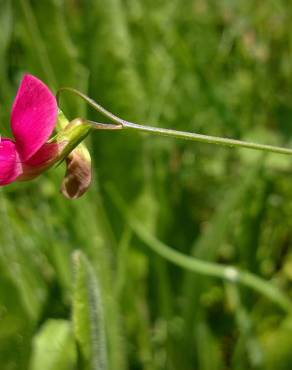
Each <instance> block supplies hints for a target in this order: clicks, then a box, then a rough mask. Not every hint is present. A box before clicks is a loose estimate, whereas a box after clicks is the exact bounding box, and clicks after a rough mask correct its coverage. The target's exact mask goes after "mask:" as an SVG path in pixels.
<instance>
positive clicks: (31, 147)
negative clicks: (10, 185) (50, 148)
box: [11, 74, 58, 161]
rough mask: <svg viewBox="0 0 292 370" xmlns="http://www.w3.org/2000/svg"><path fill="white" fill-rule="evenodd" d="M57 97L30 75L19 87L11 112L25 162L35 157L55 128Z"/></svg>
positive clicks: (14, 130) (18, 146)
mask: <svg viewBox="0 0 292 370" xmlns="http://www.w3.org/2000/svg"><path fill="white" fill-rule="evenodd" d="M57 113H58V107H57V102H56V98H55V97H54V95H53V94H52V93H51V91H50V90H49V89H48V87H47V86H46V85H45V84H44V83H43V82H42V81H40V80H39V79H37V78H36V77H34V76H31V75H29V74H26V75H25V76H24V77H23V79H22V81H21V84H20V86H19V89H18V92H17V95H16V98H15V100H14V103H13V107H12V113H11V129H12V132H13V135H14V137H15V141H16V146H17V150H18V152H19V154H20V157H21V159H22V160H23V161H27V160H28V159H29V158H31V157H32V156H33V155H34V154H35V153H36V152H37V151H38V150H39V149H40V148H41V146H42V145H43V144H44V143H45V142H46V141H47V140H48V138H49V136H50V135H51V133H52V132H53V130H54V127H55V124H56V120H57Z"/></svg>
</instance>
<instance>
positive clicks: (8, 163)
mask: <svg viewBox="0 0 292 370" xmlns="http://www.w3.org/2000/svg"><path fill="white" fill-rule="evenodd" d="M21 173H22V165H21V163H20V159H19V155H18V153H17V150H16V146H15V144H14V142H13V141H11V140H9V139H2V140H1V141H0V186H2V185H7V184H10V183H11V182H13V181H14V180H16V178H17V177H18V176H19V175H21Z"/></svg>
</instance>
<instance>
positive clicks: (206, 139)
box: [57, 87, 292, 155]
mask: <svg viewBox="0 0 292 370" xmlns="http://www.w3.org/2000/svg"><path fill="white" fill-rule="evenodd" d="M62 91H68V92H71V93H73V94H76V95H77V96H79V97H80V98H82V99H84V100H85V101H86V102H87V103H88V104H89V105H91V106H92V107H93V108H94V109H96V110H97V111H98V112H99V113H101V114H102V115H104V116H105V117H107V118H109V119H110V120H111V121H113V122H114V123H115V124H116V125H117V129H129V130H136V131H143V132H149V133H152V134H156V135H162V136H168V137H172V138H177V139H185V140H192V141H198V142H201V143H209V144H217V145H224V146H229V147H241V148H248V149H255V150H263V151H266V152H273V153H279V154H290V155H291V154H292V149H289V148H281V147H277V146H272V145H265V144H258V143H252V142H247V141H241V140H235V139H227V138H222V137H217V136H209V135H201V134H196V133H193V132H185V131H177V130H171V129H166V128H160V127H153V126H147V125H139V124H137V123H133V122H129V121H126V120H124V119H122V118H119V117H117V116H115V115H114V114H113V113H111V112H109V111H108V110H106V109H105V108H103V107H102V106H101V105H100V104H98V103H96V102H95V101H94V100H93V99H91V98H89V97H88V96H86V95H85V94H83V93H81V92H80V91H78V90H76V89H73V88H71V87H62V88H60V89H59V90H58V92H57V99H59V96H60V93H61V92H62ZM91 124H92V125H93V127H94V126H95V127H96V128H100V125H101V124H100V123H94V122H91Z"/></svg>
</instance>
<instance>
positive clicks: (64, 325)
mask: <svg viewBox="0 0 292 370" xmlns="http://www.w3.org/2000/svg"><path fill="white" fill-rule="evenodd" d="M75 360H76V355H75V351H74V341H73V339H72V332H71V325H70V322H69V321H66V320H48V321H46V323H45V324H44V325H43V326H42V328H41V330H40V332H39V333H38V334H37V335H36V336H35V338H34V340H33V351H32V358H31V363H30V367H29V369H30V370H40V369H42V370H57V369H58V370H70V369H72V368H73V366H74V363H75Z"/></svg>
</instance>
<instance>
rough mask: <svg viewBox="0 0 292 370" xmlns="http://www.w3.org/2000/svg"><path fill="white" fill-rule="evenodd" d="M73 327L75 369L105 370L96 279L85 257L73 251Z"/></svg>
mask: <svg viewBox="0 0 292 370" xmlns="http://www.w3.org/2000/svg"><path fill="white" fill-rule="evenodd" d="M73 259H74V263H75V288H74V296H73V327H74V337H75V340H76V343H77V347H78V355H79V358H78V365H79V366H78V369H80V370H106V369H107V349H106V339H105V328H104V326H105V325H104V318H103V309H102V302H101V294H100V288H99V282H98V280H97V278H96V275H95V273H94V270H93V268H92V266H91V264H90V263H89V261H88V259H87V257H86V256H85V255H84V254H83V253H82V252H81V251H76V252H75V253H74V255H73Z"/></svg>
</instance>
